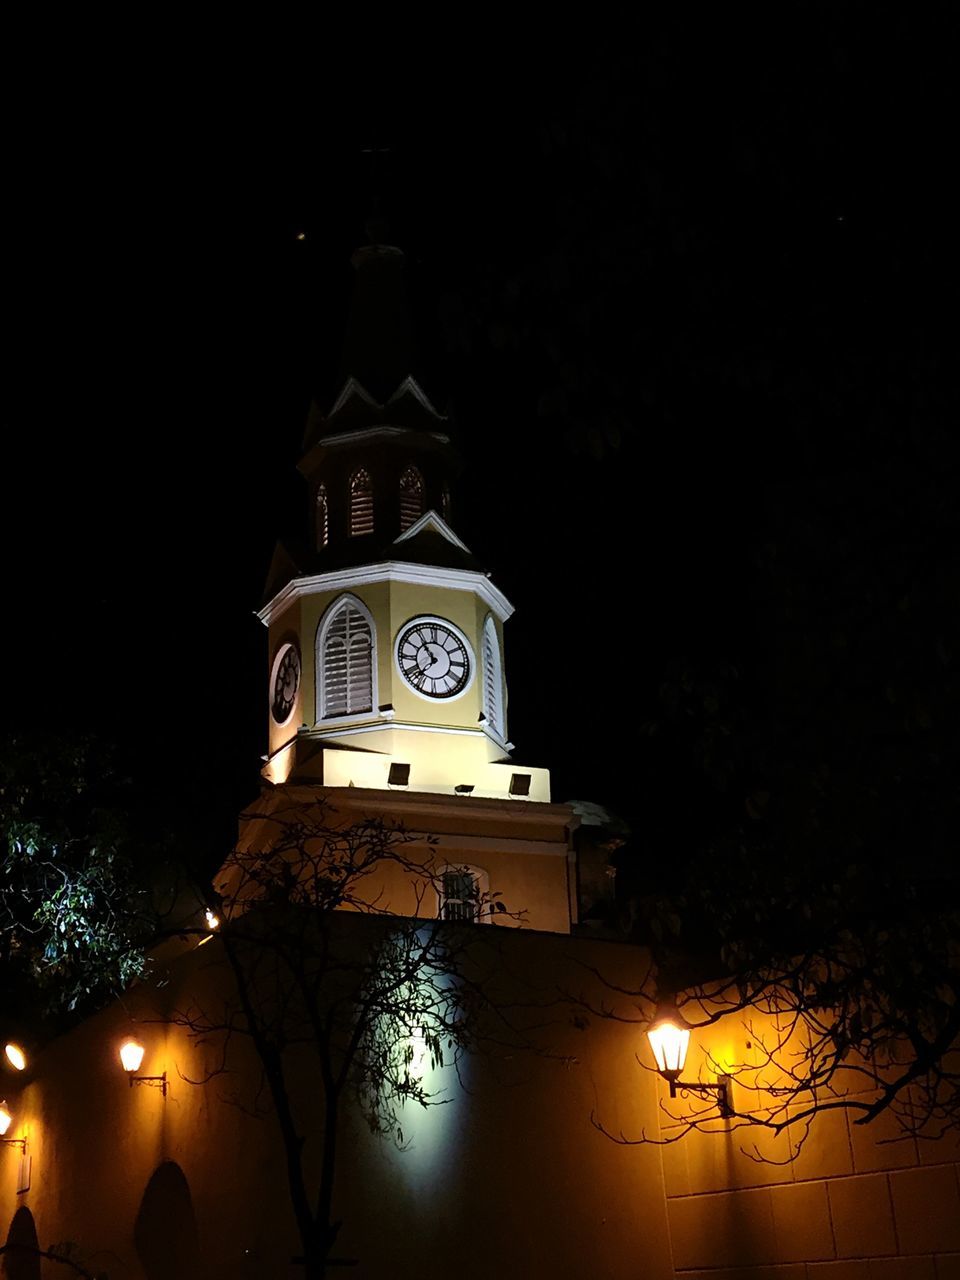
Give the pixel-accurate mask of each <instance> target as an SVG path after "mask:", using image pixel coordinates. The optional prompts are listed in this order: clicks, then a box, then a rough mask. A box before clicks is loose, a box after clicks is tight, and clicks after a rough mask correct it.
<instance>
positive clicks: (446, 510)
mask: <svg viewBox="0 0 960 1280" xmlns="http://www.w3.org/2000/svg"><path fill="white" fill-rule="evenodd" d="M441 503H442V515H443V518H444V520H446V521H447V523H448V524H449V522H450V486H449V485H448V484H445V485H444V486H443V495H442V497H441Z"/></svg>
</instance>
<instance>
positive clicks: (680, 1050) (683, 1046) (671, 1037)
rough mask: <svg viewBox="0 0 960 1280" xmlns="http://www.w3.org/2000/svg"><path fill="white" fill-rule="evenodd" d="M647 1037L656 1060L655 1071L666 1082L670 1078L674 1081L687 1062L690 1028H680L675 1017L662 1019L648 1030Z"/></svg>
mask: <svg viewBox="0 0 960 1280" xmlns="http://www.w3.org/2000/svg"><path fill="white" fill-rule="evenodd" d="M647 1037H648V1039H649V1041H650V1047H651V1049H652V1050H653V1056H654V1057H655V1058H656V1060H657V1070H658V1071H659V1072H660V1073H661V1075H664V1076H666V1077H667V1079H668V1080H669V1079H670V1078H671V1076H672V1077H673V1078H674V1079H676V1078H677V1076H679V1074H680V1072H681V1071H682V1070H683V1064H684V1062H686V1060H687V1045H688V1044H689V1043H690V1028H689V1027H684V1026H681V1025H680V1019H679V1018H677V1017H673V1018H662V1019H661V1020H660V1021H659V1022H658V1023H657V1024H656V1026H653V1027H651V1028H650V1030H649V1031H648V1032H647Z"/></svg>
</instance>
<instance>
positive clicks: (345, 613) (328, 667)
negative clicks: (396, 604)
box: [320, 600, 373, 718]
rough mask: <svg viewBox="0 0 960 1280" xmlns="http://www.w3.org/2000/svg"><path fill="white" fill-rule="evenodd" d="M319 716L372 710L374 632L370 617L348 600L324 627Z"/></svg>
mask: <svg viewBox="0 0 960 1280" xmlns="http://www.w3.org/2000/svg"><path fill="white" fill-rule="evenodd" d="M320 650H321V652H320V668H321V678H320V695H321V705H320V716H321V718H325V717H329V716H347V715H354V714H357V713H359V712H363V711H372V710H373V632H372V629H371V625H370V619H369V617H368V616H366V615H365V613H364V612H361V610H360V609H359V608H357V605H356V604H355V603H353V602H352V601H351V600H345V601H344V602H343V603H342V604H341V605H339V606H338V607H337V608H336V609H335V611H334V613H333V614H332V615H331V616H330V620H329V622H327V623H326V624H325V625H324V626H323V628H322V629H321V634H320Z"/></svg>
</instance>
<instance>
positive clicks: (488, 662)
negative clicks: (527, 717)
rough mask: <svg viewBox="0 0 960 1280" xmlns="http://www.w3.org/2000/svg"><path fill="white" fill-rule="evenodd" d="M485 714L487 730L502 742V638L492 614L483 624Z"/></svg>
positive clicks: (503, 729)
mask: <svg viewBox="0 0 960 1280" xmlns="http://www.w3.org/2000/svg"><path fill="white" fill-rule="evenodd" d="M483 714H484V718H485V719H486V722H487V728H488V729H489V730H490V731H491V733H493V734H495V735H496V737H498V738H500V739H501V740H502V738H503V736H504V733H505V732H506V725H505V724H504V715H503V666H502V664H501V662H500V637H499V636H498V635H497V624H496V623H495V622H494V620H493V615H492V614H489V613H488V614H487V620H486V622H485V623H484V624H483Z"/></svg>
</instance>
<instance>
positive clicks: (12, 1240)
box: [3, 1209, 40, 1280]
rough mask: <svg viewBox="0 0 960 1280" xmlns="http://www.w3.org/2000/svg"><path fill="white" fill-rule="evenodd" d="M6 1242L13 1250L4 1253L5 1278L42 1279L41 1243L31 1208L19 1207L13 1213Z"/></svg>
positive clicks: (13, 1279)
mask: <svg viewBox="0 0 960 1280" xmlns="http://www.w3.org/2000/svg"><path fill="white" fill-rule="evenodd" d="M6 1243H7V1246H8V1248H10V1250H11V1251H10V1253H5V1254H4V1255H3V1276H4V1280H40V1259H39V1257H38V1256H37V1250H38V1249H39V1248H40V1245H39V1242H38V1240H37V1228H36V1226H35V1225H34V1222H33V1214H32V1213H31V1212H30V1210H29V1209H18V1210H17V1212H16V1213H15V1214H14V1215H13V1220H12V1222H11V1223H10V1230H9V1231H8V1232H7V1239H6Z"/></svg>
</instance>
